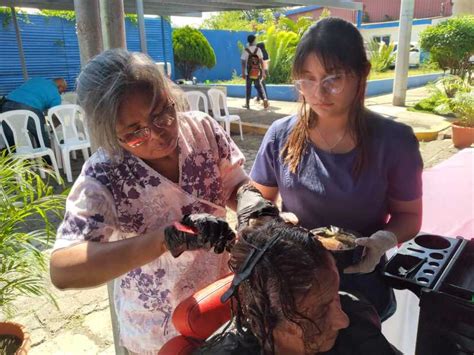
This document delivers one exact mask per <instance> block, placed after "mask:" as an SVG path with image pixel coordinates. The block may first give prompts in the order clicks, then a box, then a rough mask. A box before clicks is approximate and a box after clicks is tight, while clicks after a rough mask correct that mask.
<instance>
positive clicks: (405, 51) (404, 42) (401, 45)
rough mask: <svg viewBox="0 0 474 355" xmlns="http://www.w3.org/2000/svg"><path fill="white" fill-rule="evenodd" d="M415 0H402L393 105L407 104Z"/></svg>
mask: <svg viewBox="0 0 474 355" xmlns="http://www.w3.org/2000/svg"><path fill="white" fill-rule="evenodd" d="M414 10H415V0H402V4H401V8H400V25H399V27H398V48H397V59H396V62H395V80H394V81H393V101H392V103H393V105H394V106H405V98H406V92H407V81H408V65H409V56H410V39H411V27H412V22H413V12H414Z"/></svg>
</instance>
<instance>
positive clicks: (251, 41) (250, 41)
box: [247, 35, 256, 44]
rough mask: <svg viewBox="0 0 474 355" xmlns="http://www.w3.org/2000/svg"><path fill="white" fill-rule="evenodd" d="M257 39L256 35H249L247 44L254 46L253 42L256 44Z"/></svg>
mask: <svg viewBox="0 0 474 355" xmlns="http://www.w3.org/2000/svg"><path fill="white" fill-rule="evenodd" d="M255 39H256V37H255V35H248V36H247V42H248V43H249V44H252V43H253V42H255Z"/></svg>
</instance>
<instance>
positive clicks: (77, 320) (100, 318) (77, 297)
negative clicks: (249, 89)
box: [13, 89, 458, 355]
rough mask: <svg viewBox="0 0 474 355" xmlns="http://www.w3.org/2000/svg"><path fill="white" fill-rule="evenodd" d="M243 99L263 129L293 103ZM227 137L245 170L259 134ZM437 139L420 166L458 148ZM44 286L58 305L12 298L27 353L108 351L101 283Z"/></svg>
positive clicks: (427, 145) (433, 120)
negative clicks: (265, 104) (27, 338)
mask: <svg viewBox="0 0 474 355" xmlns="http://www.w3.org/2000/svg"><path fill="white" fill-rule="evenodd" d="M408 94H409V95H408V97H409V99H410V98H413V97H415V96H416V95H424V94H423V92H422V91H421V90H420V89H415V90H410V91H409V92H408ZM390 100H391V99H390V98H389V97H388V95H384V96H379V97H376V98H370V99H368V104H369V107H371V108H372V107H377V108H378V107H380V110H381V111H382V112H381V113H383V114H388V113H391V114H394V112H395V111H390V110H395V108H390V105H389V103H390ZM408 102H410V101H408ZM243 103H244V102H243V99H231V98H229V106H230V110H231V111H232V112H235V113H238V114H240V115H241V117H242V119H243V121H244V122H246V123H247V124H248V125H249V126H250V125H256V124H258V120H263V121H264V122H265V124H262V123H260V124H261V125H262V127H264V128H265V129H266V127H267V126H268V124H270V123H271V122H272V121H273V120H274V119H276V118H279V117H284V116H287V115H289V114H291V113H293V112H295V111H296V109H297V103H291V102H276V101H275V102H271V107H270V110H268V111H267V110H263V108H260V107H258V106H256V105H255V104H253V105H252V106H254V107H256V108H258V109H257V110H246V109H243V108H241V105H242V104H243ZM396 110H398V108H396ZM400 112H406V115H407V116H408V121H407V122H408V123H409V124H411V123H413V124H416V125H419V127H421V128H423V129H426V130H428V129H432V128H433V127H434V126H436V125H437V124H441V123H442V122H444V119H443V118H440V117H438V116H434V115H424V114H423V115H422V116H420V114H419V113H413V112H409V111H406V110H404V111H403V110H401V111H400ZM420 117H421V118H420ZM395 119H399V118H398V117H396V118H395ZM418 120H420V121H418ZM418 122H419V123H418ZM416 125H415V127H414V128H415V129H416V127H417V126H416ZM422 125H426V126H422ZM436 127H437V126H436ZM233 138H234V140H235V142H236V143H237V145H238V146H239V147H240V148H241V150H242V151H243V153H244V154H245V156H246V158H247V161H246V164H245V169H246V170H247V171H249V169H250V168H251V166H252V163H253V161H254V158H255V154H256V152H257V150H258V147H259V146H260V143H261V140H262V135H261V134H252V133H245V134H244V140H243V141H241V140H240V138H239V137H238V135H237V134H236V135H233ZM437 138H438V139H436V140H433V141H430V142H421V143H420V151H421V154H422V157H423V161H424V163H425V168H427V167H431V166H433V165H436V164H438V163H439V162H441V161H443V160H445V159H447V158H448V157H449V156H451V155H452V154H454V153H456V152H457V151H458V150H457V149H456V148H454V147H453V144H452V142H451V139H443V138H445V137H444V136H443V135H438V136H437ZM81 165H82V160H81V161H79V160H78V161H73V173H74V176H75V177H76V176H77V174H78V173H79V171H80V167H81ZM228 219H229V222H230V223H231V225H233V224H234V223H235V213H233V212H229V213H228ZM50 288H51V291H52V292H53V293H54V295H55V296H56V299H57V302H58V308H56V307H55V306H54V305H52V304H51V303H49V302H47V301H46V300H44V299H42V298H21V299H18V300H17V302H16V305H17V313H16V316H15V317H14V319H13V320H14V321H17V322H19V323H21V324H23V325H25V326H26V327H27V329H28V330H29V331H30V333H31V338H32V343H33V347H32V349H31V352H30V353H31V354H32V355H36V354H114V352H115V351H114V344H113V335H112V325H111V321H110V312H109V307H108V295H107V288H106V286H102V287H97V288H94V289H87V290H73V291H58V290H55V289H54V287H53V286H51V285H50Z"/></svg>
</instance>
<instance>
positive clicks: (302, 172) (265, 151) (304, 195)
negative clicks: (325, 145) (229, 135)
mask: <svg viewBox="0 0 474 355" xmlns="http://www.w3.org/2000/svg"><path fill="white" fill-rule="evenodd" d="M367 119H368V120H369V125H370V127H371V138H370V139H371V141H370V148H369V149H370V150H369V159H368V161H369V165H368V167H367V168H366V169H365V170H364V171H362V173H361V175H360V177H359V178H358V179H357V180H355V179H354V178H353V174H352V167H353V164H354V162H355V158H356V153H357V149H353V150H352V151H350V152H348V153H344V154H332V153H328V152H325V151H322V150H321V149H318V148H317V147H316V146H314V145H313V144H312V143H311V142H309V143H308V145H307V149H306V151H305V153H304V156H303V157H302V159H301V162H300V164H299V167H298V171H297V174H293V173H291V172H290V170H289V168H288V166H287V165H285V164H283V159H282V157H281V155H280V152H281V150H282V149H283V147H284V145H285V143H286V140H287V138H288V135H289V133H290V132H291V129H292V128H293V126H294V124H295V123H296V116H291V117H286V118H282V119H280V120H278V121H275V122H274V123H273V124H272V126H271V127H270V129H269V130H268V132H267V134H266V135H265V137H264V139H263V142H262V145H261V146H260V150H259V152H258V153H257V157H256V159H255V163H254V165H253V168H252V171H251V173H250V176H251V178H252V179H253V180H254V181H255V182H257V183H259V184H262V185H265V186H272V187H278V189H279V192H280V194H281V198H282V209H283V210H284V211H291V212H293V213H295V214H296V215H297V216H298V218H299V220H300V223H301V225H302V226H304V227H306V228H315V227H321V226H328V225H336V226H339V227H343V228H347V229H350V230H353V231H357V232H359V233H361V234H362V235H364V236H370V234H372V233H373V232H375V231H377V230H379V229H382V228H383V226H384V224H385V223H386V221H387V218H388V210H387V208H388V199H389V198H392V199H395V200H401V201H411V200H415V199H418V198H420V197H421V195H422V189H421V172H422V169H423V161H422V159H421V156H420V152H419V150H418V141H417V139H416V137H415V135H414V134H413V131H412V129H411V128H410V127H408V126H406V125H404V124H401V123H398V122H395V121H392V120H389V119H385V118H382V117H381V116H379V115H377V114H375V113H373V112H371V111H367Z"/></svg>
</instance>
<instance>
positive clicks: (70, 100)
mask: <svg viewBox="0 0 474 355" xmlns="http://www.w3.org/2000/svg"><path fill="white" fill-rule="evenodd" d="M76 102H77V94H76V93H75V92H74V91H68V92H65V93H63V94H61V104H62V105H67V104H76Z"/></svg>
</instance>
